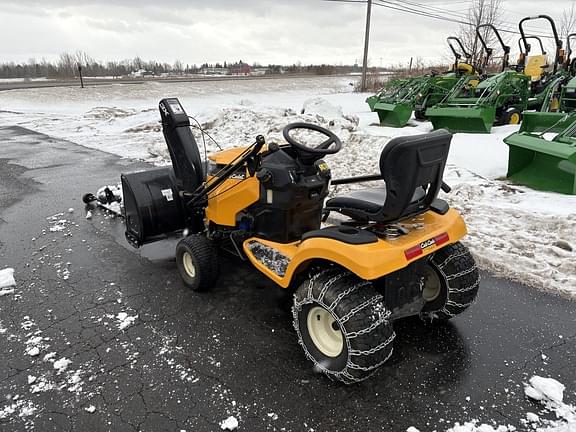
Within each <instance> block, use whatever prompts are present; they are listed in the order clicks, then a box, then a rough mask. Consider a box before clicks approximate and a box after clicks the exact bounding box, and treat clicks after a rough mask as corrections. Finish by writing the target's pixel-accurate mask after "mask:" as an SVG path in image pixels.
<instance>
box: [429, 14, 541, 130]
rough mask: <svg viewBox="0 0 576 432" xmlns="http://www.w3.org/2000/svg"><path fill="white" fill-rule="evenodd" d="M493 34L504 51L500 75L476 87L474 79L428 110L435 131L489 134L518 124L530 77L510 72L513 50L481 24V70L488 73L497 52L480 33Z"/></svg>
mask: <svg viewBox="0 0 576 432" xmlns="http://www.w3.org/2000/svg"><path fill="white" fill-rule="evenodd" d="M484 28H487V29H489V30H491V31H492V32H493V33H494V34H495V36H496V38H497V40H498V41H499V43H500V45H501V47H502V51H503V57H502V65H501V71H500V72H499V73H497V74H495V75H491V76H487V77H485V78H484V79H482V80H481V81H480V82H479V83H478V84H477V85H473V84H474V83H475V82H474V81H473V78H472V77H469V78H468V80H464V81H462V82H460V83H459V85H457V86H455V87H454V88H453V89H452V91H450V93H448V95H447V96H446V97H445V98H444V99H443V101H442V102H441V103H439V104H437V105H435V106H434V107H431V108H428V109H427V110H426V116H427V117H428V119H429V120H430V121H431V122H432V124H433V126H434V129H441V128H445V129H448V130H450V131H452V132H477V133H489V132H490V130H491V129H492V125H494V124H497V125H499V124H518V123H520V120H521V113H522V111H524V110H525V109H526V108H527V105H528V86H529V80H530V79H529V77H528V76H526V75H525V74H523V73H519V72H516V71H514V70H510V69H508V61H509V55H510V47H509V46H507V45H506V44H505V43H504V41H503V39H502V37H501V36H500V33H499V32H498V30H497V29H496V27H494V26H493V25H492V24H481V25H479V26H478V27H477V29H476V37H477V39H478V41H480V43H481V45H482V47H483V49H484V52H485V56H484V58H483V62H482V66H481V67H480V69H485V68H486V67H487V66H488V64H489V60H490V58H491V57H492V54H493V52H494V50H493V48H490V47H488V46H487V44H486V40H485V37H483V36H482V32H481V30H482V29H484Z"/></svg>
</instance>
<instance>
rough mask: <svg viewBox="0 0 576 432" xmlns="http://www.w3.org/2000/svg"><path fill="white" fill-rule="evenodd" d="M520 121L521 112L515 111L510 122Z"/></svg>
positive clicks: (516, 122)
mask: <svg viewBox="0 0 576 432" xmlns="http://www.w3.org/2000/svg"><path fill="white" fill-rule="evenodd" d="M518 123H520V114H518V113H514V114H512V115H511V116H510V124H518Z"/></svg>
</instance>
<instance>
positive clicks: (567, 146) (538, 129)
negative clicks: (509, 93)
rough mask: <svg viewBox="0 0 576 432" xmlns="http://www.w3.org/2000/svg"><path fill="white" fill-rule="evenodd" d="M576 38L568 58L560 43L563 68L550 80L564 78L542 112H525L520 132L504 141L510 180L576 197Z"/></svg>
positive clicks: (567, 43) (559, 51)
mask: <svg viewBox="0 0 576 432" xmlns="http://www.w3.org/2000/svg"><path fill="white" fill-rule="evenodd" d="M553 28H554V27H553ZM574 37H576V34H570V35H569V36H568V38H567V41H566V47H567V52H566V56H565V59H564V55H563V53H562V52H561V45H560V44H559V43H558V40H557V43H556V46H557V55H556V63H557V64H561V65H562V68H561V69H560V70H557V71H556V73H555V75H554V76H553V78H552V79H551V80H550V81H551V82H552V83H555V82H558V80H559V79H560V78H562V79H561V81H560V85H557V84H554V86H553V90H548V96H547V97H546V99H545V100H544V103H543V105H542V107H541V110H542V111H541V112H526V113H524V121H523V122H522V126H521V127H520V130H519V131H518V132H516V133H513V134H512V135H510V136H508V137H507V138H505V139H504V142H505V143H506V144H507V145H508V147H509V155H508V173H507V177H508V178H510V179H511V180H512V181H514V182H515V183H518V184H522V185H525V186H529V187H531V188H533V189H538V190H546V191H553V192H558V193H565V194H572V195H576V110H575V108H576V59H572V58H571V57H572V49H571V44H570V41H571V40H572V39H573V38H574ZM524 40H525V39H524ZM528 51H529V49H528ZM550 87H552V85H550ZM553 134H556V135H555V136H554V138H552V139H550V137H551V136H552V135H553Z"/></svg>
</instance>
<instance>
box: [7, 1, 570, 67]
mask: <svg viewBox="0 0 576 432" xmlns="http://www.w3.org/2000/svg"><path fill="white" fill-rule="evenodd" d="M574 1H575V0H523V1H514V0H505V1H504V3H503V7H504V10H503V14H504V15H503V18H504V20H505V22H506V23H509V24H508V26H509V27H510V28H514V29H516V28H517V22H518V20H519V19H521V18H522V17H523V16H526V15H535V14H544V13H545V14H549V15H551V16H552V17H554V18H555V19H556V20H557V21H558V22H557V24H558V25H559V21H560V18H561V15H562V11H563V10H564V9H566V8H569V7H570V5H571V4H572V3H574ZM412 2H418V3H422V4H427V5H430V6H435V7H439V8H443V9H446V10H450V11H452V12H454V13H464V12H465V11H466V9H467V6H468V1H467V0H412ZM365 17H366V5H365V4H363V3H333V2H324V1H321V0H202V1H200V0H41V1H38V0H36V1H34V0H18V1H13V0H0V41H2V42H1V43H0V62H7V61H28V59H31V58H36V59H41V58H46V59H48V60H54V59H56V58H57V57H58V54H59V53H61V52H75V51H77V50H82V51H85V52H87V53H88V54H89V55H90V56H92V57H93V58H95V59H96V60H102V61H105V60H121V59H126V58H133V57H135V56H140V57H142V58H143V59H147V60H149V59H155V60H159V61H162V62H168V63H173V62H174V61H175V60H176V59H180V60H182V61H183V62H184V63H185V64H186V63H189V64H193V63H196V64H200V63H203V62H209V63H214V62H223V61H225V60H227V61H230V60H239V59H242V60H244V61H246V62H249V63H253V62H260V63H262V64H268V63H279V64H292V63H296V62H302V63H303V64H309V63H315V64H319V63H333V64H339V63H342V64H352V63H354V62H355V61H358V62H361V58H362V49H363V37H364V22H365ZM536 27H542V28H545V26H540V25H538V26H536ZM457 28H458V24H455V23H450V22H445V21H439V20H435V19H432V18H425V17H419V16H415V15H410V14H407V13H404V12H399V11H394V10H390V9H387V8H384V7H378V6H374V7H373V15H372V27H371V38H370V50H369V57H370V64H372V65H376V66H377V65H379V64H381V63H382V64H392V63H398V62H406V61H408V60H409V59H410V57H411V56H414V57H421V58H422V59H423V60H424V61H426V62H433V61H435V60H438V59H440V58H442V56H444V55H445V54H446V45H445V39H446V37H447V36H450V35H452V34H455V33H456V32H457ZM542 31H545V30H542ZM514 38H516V36H514ZM515 44H516V41H514V42H513V43H512V45H513V46H515Z"/></svg>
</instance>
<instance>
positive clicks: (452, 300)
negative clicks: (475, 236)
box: [421, 242, 480, 321]
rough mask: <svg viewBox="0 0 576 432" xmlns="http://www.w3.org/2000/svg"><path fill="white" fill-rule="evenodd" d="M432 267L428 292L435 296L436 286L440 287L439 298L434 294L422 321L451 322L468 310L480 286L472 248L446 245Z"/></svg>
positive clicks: (432, 263)
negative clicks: (450, 320)
mask: <svg viewBox="0 0 576 432" xmlns="http://www.w3.org/2000/svg"><path fill="white" fill-rule="evenodd" d="M428 265H429V266H430V272H429V274H428V276H427V277H426V280H425V281H424V287H425V289H424V291H425V292H426V291H427V290H428V292H429V293H434V288H433V287H434V285H435V284H438V288H437V289H438V295H436V296H434V295H430V297H429V299H430V301H429V303H428V304H427V305H426V306H425V308H424V312H423V313H422V314H421V316H422V318H423V319H425V320H426V321H433V320H449V319H450V318H453V317H455V316H456V315H459V314H461V313H462V312H464V311H465V310H466V309H468V307H469V306H470V305H471V304H472V303H473V302H474V300H475V299H476V296H477V294H478V288H479V285H480V274H479V273H478V268H477V267H476V262H475V261H474V257H472V254H471V253H470V251H469V250H468V248H467V247H466V246H464V245H463V244H462V243H460V242H457V243H454V244H451V245H449V246H446V247H444V248H442V249H440V250H439V251H438V252H435V253H434V254H433V255H432V256H431V257H430V259H429V261H428ZM425 297H426V296H425Z"/></svg>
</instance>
